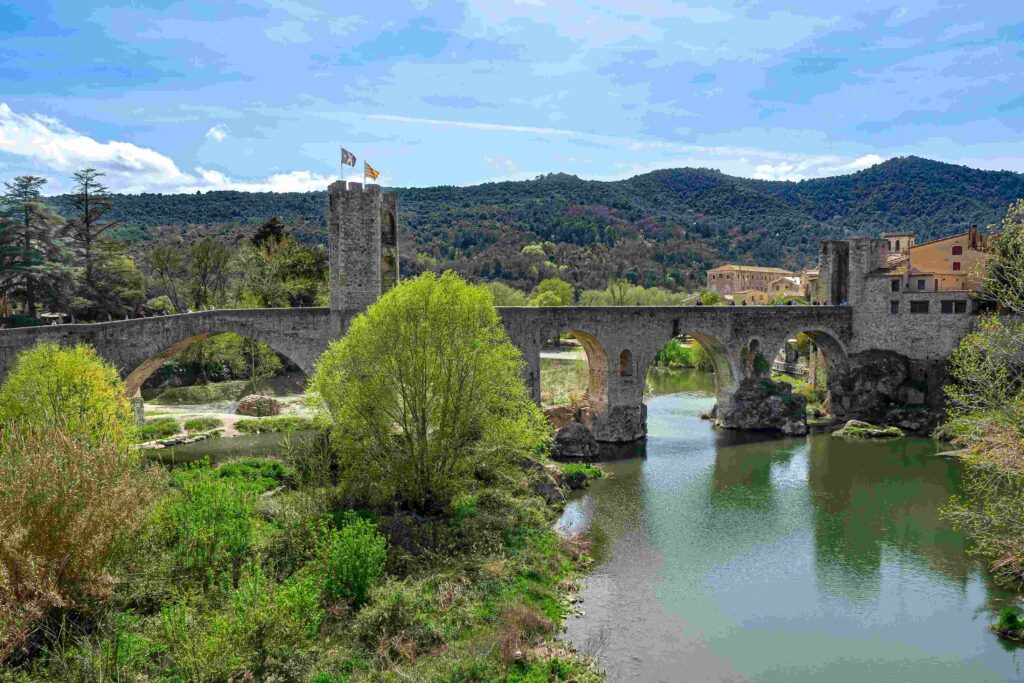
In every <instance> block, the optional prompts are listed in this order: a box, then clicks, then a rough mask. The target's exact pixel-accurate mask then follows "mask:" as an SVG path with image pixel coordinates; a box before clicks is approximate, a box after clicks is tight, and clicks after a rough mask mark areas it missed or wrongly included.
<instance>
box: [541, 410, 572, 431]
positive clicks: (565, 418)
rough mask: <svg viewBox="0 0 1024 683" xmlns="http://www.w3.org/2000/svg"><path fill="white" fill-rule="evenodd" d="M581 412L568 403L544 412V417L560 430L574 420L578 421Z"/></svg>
mask: <svg viewBox="0 0 1024 683" xmlns="http://www.w3.org/2000/svg"><path fill="white" fill-rule="evenodd" d="M578 413H579V410H578V409H577V408H576V407H575V406H572V405H570V404H568V403H564V404H562V405H558V406H551V407H550V408H546V409H545V410H544V417H546V418H548V422H549V423H550V424H551V426H552V427H553V428H554V429H556V430H558V429H561V428H562V427H564V426H565V425H567V424H569V423H570V422H572V421H573V420H576V419H577V418H578V417H579V415H578Z"/></svg>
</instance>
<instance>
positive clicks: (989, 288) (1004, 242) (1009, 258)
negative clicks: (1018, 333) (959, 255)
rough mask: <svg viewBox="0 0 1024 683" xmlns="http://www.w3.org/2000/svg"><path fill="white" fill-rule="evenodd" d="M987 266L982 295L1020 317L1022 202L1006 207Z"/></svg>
mask: <svg viewBox="0 0 1024 683" xmlns="http://www.w3.org/2000/svg"><path fill="white" fill-rule="evenodd" d="M992 247H993V252H994V254H993V258H992V259H991V260H989V262H988V273H987V274H986V278H985V292H986V293H987V294H988V295H989V296H990V297H992V298H994V299H995V300H996V301H998V302H999V303H1000V304H1001V305H1002V306H1004V307H1005V308H1007V309H1009V310H1010V311H1012V312H1014V313H1016V314H1018V315H1022V314H1024V199H1020V198H1018V199H1017V200H1016V201H1015V202H1013V203H1012V204H1010V208H1009V209H1008V210H1007V212H1006V215H1005V216H1004V217H1003V220H1002V224H1001V225H1000V229H999V235H998V237H996V238H995V240H994V243H993V245H992Z"/></svg>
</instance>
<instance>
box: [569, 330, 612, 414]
mask: <svg viewBox="0 0 1024 683" xmlns="http://www.w3.org/2000/svg"><path fill="white" fill-rule="evenodd" d="M569 333H570V334H572V336H574V337H576V339H577V340H578V341H579V343H580V344H581V345H582V346H583V351H584V353H586V354H587V366H588V373H587V399H586V400H587V407H588V409H589V412H590V413H591V414H595V415H604V414H605V413H606V412H608V354H607V353H606V352H605V349H604V346H603V345H602V344H601V342H599V341H598V340H597V337H595V336H594V335H592V334H590V333H589V332H584V331H583V330H577V329H570V330H569Z"/></svg>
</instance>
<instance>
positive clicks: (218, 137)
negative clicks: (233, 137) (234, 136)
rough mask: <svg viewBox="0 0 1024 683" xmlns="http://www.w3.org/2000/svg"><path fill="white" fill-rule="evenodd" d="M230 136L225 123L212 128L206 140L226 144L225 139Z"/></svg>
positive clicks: (207, 132) (207, 133)
mask: <svg viewBox="0 0 1024 683" xmlns="http://www.w3.org/2000/svg"><path fill="white" fill-rule="evenodd" d="M227 136H228V129H227V128H226V127H225V126H224V124H223V123H218V124H217V125H216V126H211V127H210V130H208V131H206V138H207V139H208V140H213V141H214V142H224V138H226V137H227Z"/></svg>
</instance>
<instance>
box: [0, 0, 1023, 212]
mask: <svg viewBox="0 0 1024 683" xmlns="http://www.w3.org/2000/svg"><path fill="white" fill-rule="evenodd" d="M1022 75H1024V2H1019V1H1017V0H1012V1H1011V0H1003V1H1000V2H995V1H988V0H973V1H970V2H966V1H965V2H911V1H904V2H889V1H884V0H878V1H875V0H865V1H857V0H847V1H846V2H835V1H832V0H785V1H784V0H737V1H735V2H710V1H704V0H695V2H674V1H670V0H615V1H613V2H596V1H587V2H576V1H572V0H440V1H437V2H433V1H430V0H409V1H405V0H377V1H376V2H373V1H371V0H362V1H361V2H352V1H350V0H325V1H323V2H313V1H311V0H309V1H308V0H240V1H230V0H220V1H218V2H210V1H209V0H198V1H193V0H183V1H174V0H121V1H110V0H108V1H103V0H66V1H63V2H43V1H41V0H18V1H17V2H16V3H3V4H0V180H8V179H10V178H11V177H13V176H15V175H21V174H33V175H41V176H44V177H46V178H48V179H49V184H48V186H47V189H48V193H57V192H62V191H66V190H68V189H69V188H70V187H71V174H72V173H73V171H75V170H77V169H80V168H83V167H86V166H92V167H96V168H99V169H101V170H103V171H104V172H106V174H107V176H106V180H107V183H108V185H109V186H110V187H111V189H113V190H116V191H120V192H193V191H196V190H202V191H207V190H218V189H242V190H273V191H307V190H321V189H324V188H325V187H326V185H327V184H329V183H330V182H332V181H333V180H335V179H337V178H338V177H339V174H340V173H341V171H340V170H339V146H341V145H343V146H345V147H346V148H348V149H349V150H351V151H352V152H354V153H355V155H356V156H357V158H358V165H357V167H356V168H355V169H351V168H348V167H346V168H345V176H346V178H347V179H349V180H353V179H361V172H362V163H363V161H364V160H366V161H369V163H370V164H372V165H373V166H374V167H376V168H377V169H379V170H380V171H381V177H380V179H379V181H378V182H379V183H381V184H383V185H390V186H430V185H469V184H475V183H480V182H487V181H496V180H509V179H512V180H521V179H529V178H534V177H536V176H538V175H540V174H545V173H558V172H562V173H571V174H575V175H578V176H580V177H583V178H589V179H598V180H613V179H620V178H626V177H630V176H632V175H636V174H639V173H644V172H647V171H651V170H655V169H660V168H673V167H682V166H698V167H710V168H716V169H720V170H721V171H723V172H725V173H729V174H732V175H739V176H744V177H752V178H762V179H778V180H801V179H805V178H813V177H820V176H828V175H836V174H840V173H850V172H852V171H856V170H859V169H862V168H866V167H868V166H871V165H872V164H875V163H878V162H880V161H882V160H884V159H888V158H890V157H894V156H903V155H909V154H915V155H919V156H924V157H928V158H932V159H938V160H941V161H947V162H952V163H960V164H966V165H969V166H973V167H977V168H986V169H1007V170H1014V171H1024V86H1022V80H1024V79H1022Z"/></svg>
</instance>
